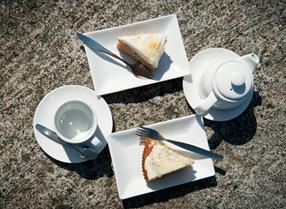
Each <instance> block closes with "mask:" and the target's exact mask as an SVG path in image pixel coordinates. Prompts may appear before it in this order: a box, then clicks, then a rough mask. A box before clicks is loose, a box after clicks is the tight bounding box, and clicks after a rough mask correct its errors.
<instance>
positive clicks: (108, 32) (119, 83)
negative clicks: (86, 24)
mask: <svg viewBox="0 0 286 209" xmlns="http://www.w3.org/2000/svg"><path fill="white" fill-rule="evenodd" d="M84 34H85V35H86V36H88V37H90V38H92V39H94V40H95V41H97V42H99V43H100V44H101V45H102V46H104V47H105V48H107V49H109V50H110V51H112V52H113V53H115V54H117V55H118V56H120V57H122V58H123V59H124V60H126V61H128V62H130V63H134V62H135V61H139V62H140V63H143V64H144V65H145V66H146V67H148V69H150V70H151V71H152V72H153V77H152V79H147V78H140V77H136V76H134V74H133V73H132V72H131V71H130V69H129V68H128V67H127V66H126V65H125V64H124V63H122V62H121V61H119V60H117V59H114V58H112V57H110V56H108V55H106V54H103V53H100V52H94V51H92V50H91V49H89V48H88V47H87V46H85V51H86V55H87V58H88V64H89V67H90V71H91V76H92V80H93V84H94V87H95V91H96V93H97V94H98V95H104V94H109V93H114V92H118V91H123V90H127V89H131V88H135V87H139V86H144V85H149V84H153V83H157V82H161V81H166V80H170V79H174V78H178V77H183V76H185V75H188V74H190V69H189V65H188V59H187V56H186V52H185V48H184V44H183V40H182V36H181V32H180V28H179V24H178V21H177V18H176V15H168V16H164V17H159V18H156V19H151V20H146V21H142V22H137V23H132V24H129V25H124V26H119V27H114V28H109V29H103V30H99V31H95V32H88V33H84Z"/></svg>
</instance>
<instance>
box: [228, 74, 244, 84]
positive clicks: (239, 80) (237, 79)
mask: <svg viewBox="0 0 286 209" xmlns="http://www.w3.org/2000/svg"><path fill="white" fill-rule="evenodd" d="M244 82H245V77H244V75H243V74H242V73H241V72H234V73H233V74H232V75H231V84H232V85H234V86H241V85H243V84H244Z"/></svg>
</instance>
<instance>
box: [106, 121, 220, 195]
mask: <svg viewBox="0 0 286 209" xmlns="http://www.w3.org/2000/svg"><path fill="white" fill-rule="evenodd" d="M146 127H150V128H153V129H156V130H157V131H159V132H160V134H161V135H162V136H163V137H165V138H168V139H172V140H176V141H180V142H185V143H189V144H192V145H195V146H198V147H201V148H203V149H206V150H209V145H208V141H207V137H206V133H205V131H204V126H203V121H202V117H200V116H195V115H191V116H186V117H182V118H177V119H173V120H169V121H164V122H160V123H156V124H152V125H148V126H146ZM107 142H108V146H109V149H110V153H111V158H112V164H113V169H114V173H115V178H116V182H117V188H118V193H119V197H120V198H121V199H126V198H130V197H134V196H138V195H142V194H146V193H150V192H154V191H158V190H161V189H165V188H168V187H172V186H176V185H180V184H184V183H188V182H191V181H196V180H199V179H203V178H207V177H210V176H213V175H215V171H214V166H213V162H212V160H211V159H210V158H207V157H203V156H201V155H198V154H195V153H192V152H189V151H186V150H183V149H181V148H179V147H177V146H175V145H173V144H169V143H167V142H166V143H164V145H163V146H161V145H159V143H158V146H157V147H155V146H153V149H152V151H153V153H151V154H150V153H148V154H149V159H148V156H147V157H146V148H147V149H148V147H146V143H145V144H144V143H142V141H141V140H140V138H139V136H137V135H136V129H129V130H125V131H121V132H116V133H113V134H111V135H110V136H109V137H108V139H107ZM160 143H161V142H160ZM156 144H157V141H156ZM152 151H151V152H152ZM172 155H173V156H172ZM163 158H164V159H163ZM187 158H191V160H188V159H187ZM154 160H157V162H154ZM144 161H145V163H144ZM148 161H149V163H148ZM156 163H157V165H158V164H159V165H161V166H160V167H154V165H155V166H156ZM164 163H165V165H166V166H165V165H164ZM152 166H153V167H152ZM168 166H170V167H168ZM174 166H177V168H176V167H174ZM167 169H169V172H168V170H167ZM146 171H147V174H148V176H146ZM160 171H162V172H160ZM166 173H168V174H166ZM161 174H163V175H161ZM148 178H149V179H148ZM151 178H152V179H151Z"/></svg>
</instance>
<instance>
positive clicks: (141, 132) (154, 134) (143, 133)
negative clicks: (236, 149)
mask: <svg viewBox="0 0 286 209" xmlns="http://www.w3.org/2000/svg"><path fill="white" fill-rule="evenodd" d="M136 135H138V136H140V138H142V139H144V138H145V137H149V138H151V139H154V140H164V141H167V142H170V143H172V144H174V145H177V146H178V147H181V148H183V149H186V150H189V151H192V152H195V153H198V154H200V155H203V156H206V157H210V158H213V159H217V160H223V156H222V155H219V154H216V153H214V152H211V151H208V150H205V149H202V148H200V147H197V146H194V145H191V144H187V143H184V142H179V141H174V140H171V139H166V138H164V137H163V136H162V135H161V134H160V133H159V132H158V131H156V130H155V129H152V128H147V127H143V126H139V127H138V128H137V130H136Z"/></svg>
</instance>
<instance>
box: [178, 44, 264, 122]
mask: <svg viewBox="0 0 286 209" xmlns="http://www.w3.org/2000/svg"><path fill="white" fill-rule="evenodd" d="M258 63H259V59H258V57H257V56H256V55H255V54H248V55H245V56H242V57H240V56H239V55H237V54H236V53H234V52H232V51H230V50H227V49H223V48H210V49H206V50H203V51H201V52H200V53H198V54H197V55H195V56H194V57H193V58H192V60H191V61H190V64H189V66H190V70H191V74H190V75H189V76H186V77H185V78H184V81H183V88H184V93H185V95H186V98H187V100H188V102H189V104H190V105H191V106H192V108H193V109H194V110H195V112H196V113H197V114H200V115H204V116H205V117H206V118H207V119H210V120H216V121H225V120H230V119H232V118H234V117H236V116H237V115H239V114H240V113H242V112H243V111H244V110H245V109H246V107H247V106H248V105H249V103H250V100H251V98H252V95H253V89H254V84H253V76H252V74H253V72H254V71H255V69H256V66H257V64H258Z"/></svg>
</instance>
